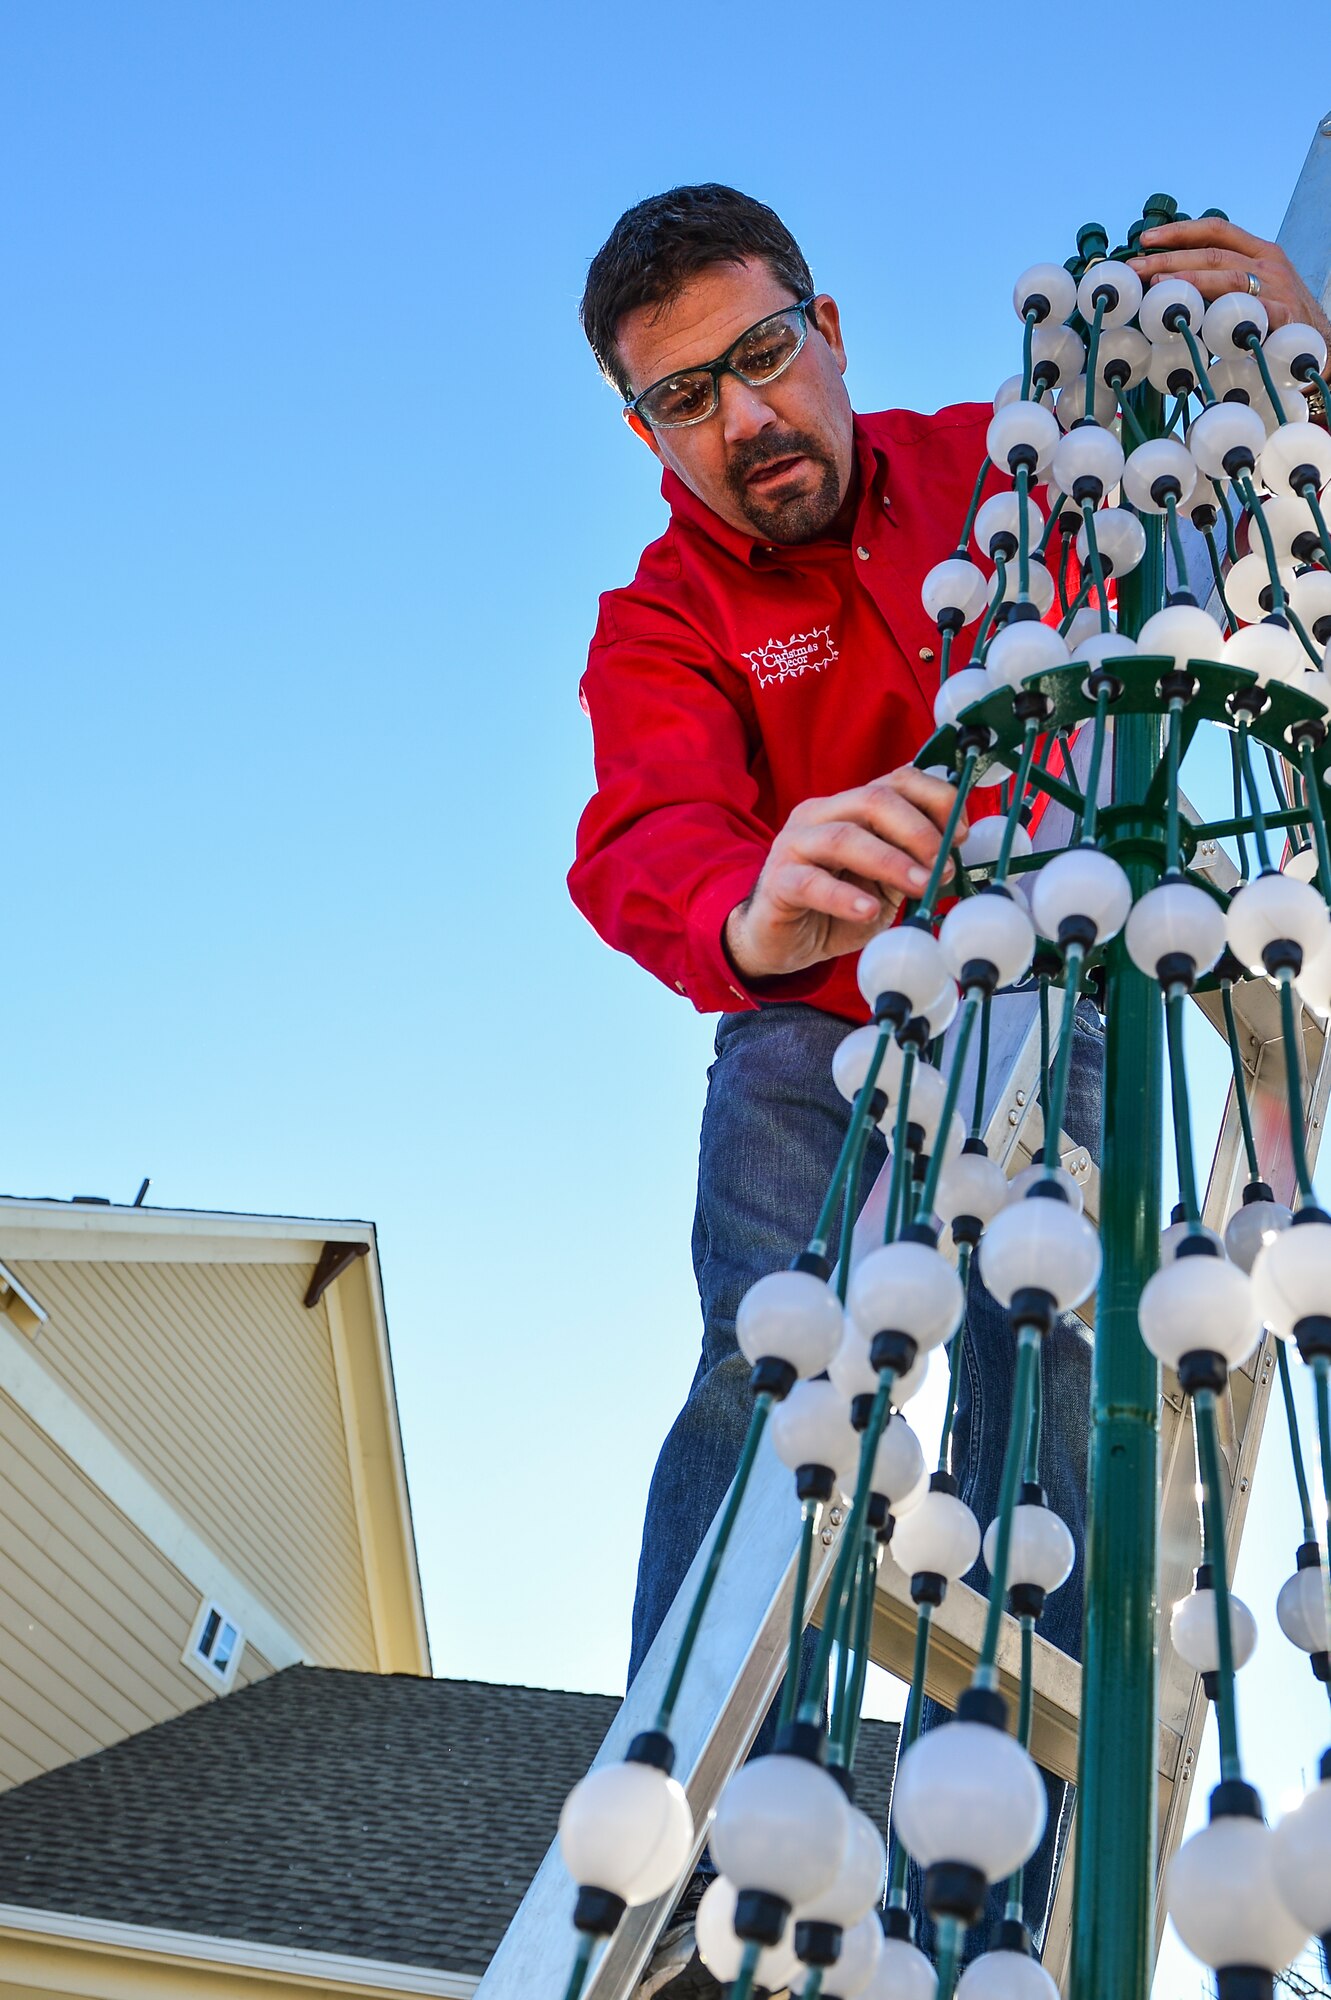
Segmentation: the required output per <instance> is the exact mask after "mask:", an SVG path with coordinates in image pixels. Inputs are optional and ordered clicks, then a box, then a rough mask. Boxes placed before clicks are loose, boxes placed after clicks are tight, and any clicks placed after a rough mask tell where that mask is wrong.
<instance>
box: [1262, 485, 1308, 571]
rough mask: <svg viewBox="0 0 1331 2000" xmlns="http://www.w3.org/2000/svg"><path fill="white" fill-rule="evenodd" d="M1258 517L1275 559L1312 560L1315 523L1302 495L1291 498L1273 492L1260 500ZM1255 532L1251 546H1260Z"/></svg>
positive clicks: (1285, 561) (1283, 561) (1289, 561)
mask: <svg viewBox="0 0 1331 2000" xmlns="http://www.w3.org/2000/svg"><path fill="white" fill-rule="evenodd" d="M1262 519H1263V520H1264V521H1265V523H1266V530H1267V533H1268V534H1269V535H1270V537H1271V543H1272V546H1273V547H1274V549H1275V552H1276V560H1277V562H1282V563H1306V562H1312V561H1313V559H1314V558H1315V556H1316V554H1317V550H1318V548H1319V547H1320V543H1319V541H1318V538H1317V523H1316V522H1315V521H1314V520H1313V517H1312V509H1311V508H1310V507H1309V505H1308V502H1307V501H1306V500H1303V499H1295V498H1294V497H1293V496H1292V495H1290V494H1288V493H1273V494H1270V495H1268V497H1267V498H1266V499H1265V500H1264V501H1263V502H1262ZM1260 546H1261V536H1260V533H1259V534H1258V538H1257V541H1256V542H1255V543H1254V547H1258V548H1260Z"/></svg>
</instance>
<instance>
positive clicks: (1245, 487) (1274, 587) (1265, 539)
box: [1234, 472, 1286, 618]
mask: <svg viewBox="0 0 1331 2000" xmlns="http://www.w3.org/2000/svg"><path fill="white" fill-rule="evenodd" d="M1234 484H1235V485H1236V486H1237V487H1238V489H1239V492H1240V493H1241V494H1242V495H1243V504H1244V506H1245V507H1246V508H1247V509H1248V512H1249V514H1250V515H1251V516H1252V518H1253V520H1254V521H1255V522H1256V523H1257V532H1258V534H1259V535H1260V536H1261V538H1262V550H1263V553H1264V554H1265V556H1266V568H1267V573H1268V575H1269V576H1270V578H1271V615H1272V617H1274V618H1283V617H1284V616H1285V602H1286V600H1285V586H1284V584H1283V583H1282V582H1281V580H1280V565H1279V563H1278V562H1277V561H1276V545H1275V543H1274V542H1273V541H1272V539H1271V525H1270V523H1269V522H1268V520H1267V518H1266V510H1265V509H1264V508H1263V507H1262V505H1261V503H1260V502H1259V500H1258V498H1257V494H1256V490H1255V489H1254V487H1253V483H1252V481H1251V479H1249V478H1248V475H1247V474H1246V473H1245V472H1240V473H1238V474H1236V476H1235V479H1234Z"/></svg>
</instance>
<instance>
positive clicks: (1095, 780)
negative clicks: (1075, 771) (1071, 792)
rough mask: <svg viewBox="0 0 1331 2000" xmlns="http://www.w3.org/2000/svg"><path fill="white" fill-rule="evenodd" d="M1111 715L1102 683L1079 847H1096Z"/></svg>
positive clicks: (1097, 693) (1098, 696)
mask: <svg viewBox="0 0 1331 2000" xmlns="http://www.w3.org/2000/svg"><path fill="white" fill-rule="evenodd" d="M1108 715H1109V687H1108V684H1107V683H1106V682H1105V681H1101V683H1100V685H1099V687H1098V688H1097V689H1096V692H1095V721H1094V722H1093V723H1092V724H1091V761H1090V765H1089V768H1088V769H1087V772H1086V792H1085V799H1086V803H1085V805H1084V807H1083V808H1082V815H1081V836H1080V839H1079V842H1078V845H1079V846H1081V847H1094V846H1095V829H1096V819H1097V815H1098V813H1099V810H1100V766H1101V765H1102V764H1103V762H1104V755H1105V728H1106V723H1107V718H1108Z"/></svg>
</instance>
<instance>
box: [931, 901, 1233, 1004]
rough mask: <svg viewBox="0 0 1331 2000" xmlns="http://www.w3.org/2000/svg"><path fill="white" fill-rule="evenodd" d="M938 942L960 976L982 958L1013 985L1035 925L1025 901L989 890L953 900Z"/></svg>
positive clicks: (1024, 968) (1025, 967)
mask: <svg viewBox="0 0 1331 2000" xmlns="http://www.w3.org/2000/svg"><path fill="white" fill-rule="evenodd" d="M1222 921H1223V920H1222ZM938 942H939V943H940V944H941V945H942V947H943V951H944V953H945V954H946V957H947V962H948V964H949V965H950V966H951V968H952V970H953V973H954V974H955V975H956V977H957V978H958V979H962V978H963V976H964V974H965V969H966V967H967V966H968V965H973V964H975V963H977V962H983V963H984V964H986V965H990V966H993V967H994V969H995V970H996V972H997V975H998V978H997V984H998V985H999V986H1011V985H1013V984H1014V982H1015V981H1016V980H1018V979H1024V978H1025V976H1026V973H1027V972H1028V971H1029V970H1030V963H1031V960H1032V958H1033V957H1034V956H1035V926H1034V924H1033V923H1032V922H1031V919H1030V915H1029V913H1028V912H1027V910H1026V907H1025V905H1024V904H1022V903H1018V902H1015V901H1014V900H1013V898H1012V897H1011V896H1005V895H1003V894H1002V893H1001V891H996V890H988V891H982V892H981V893H980V894H979V895H978V896H967V897H965V898H964V899H963V900H962V901H961V902H959V903H954V904H953V906H952V908H951V909H950V910H949V911H948V913H947V915H946V916H945V917H944V919H943V923H942V928H941V929H940V931H939V933H938Z"/></svg>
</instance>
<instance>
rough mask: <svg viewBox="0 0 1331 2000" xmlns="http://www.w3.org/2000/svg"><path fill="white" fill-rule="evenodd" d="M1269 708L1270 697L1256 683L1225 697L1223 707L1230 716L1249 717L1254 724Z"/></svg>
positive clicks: (1237, 689)
mask: <svg viewBox="0 0 1331 2000" xmlns="http://www.w3.org/2000/svg"><path fill="white" fill-rule="evenodd" d="M1270 706H1271V697H1270V695H1269V694H1268V693H1267V691H1266V689H1265V688H1264V687H1262V686H1261V685H1260V684H1259V683H1258V682H1256V681H1254V682H1253V684H1252V686H1251V687H1241V688H1236V689H1235V690H1234V692H1233V694H1231V695H1227V696H1226V697H1225V707H1226V708H1227V709H1228V711H1229V713H1230V714H1231V715H1233V716H1240V715H1247V716H1251V717H1252V719H1253V721H1254V722H1255V721H1256V719H1257V717H1258V716H1259V715H1261V714H1263V713H1264V712H1265V710H1266V709H1268V708H1269V707H1270Z"/></svg>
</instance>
